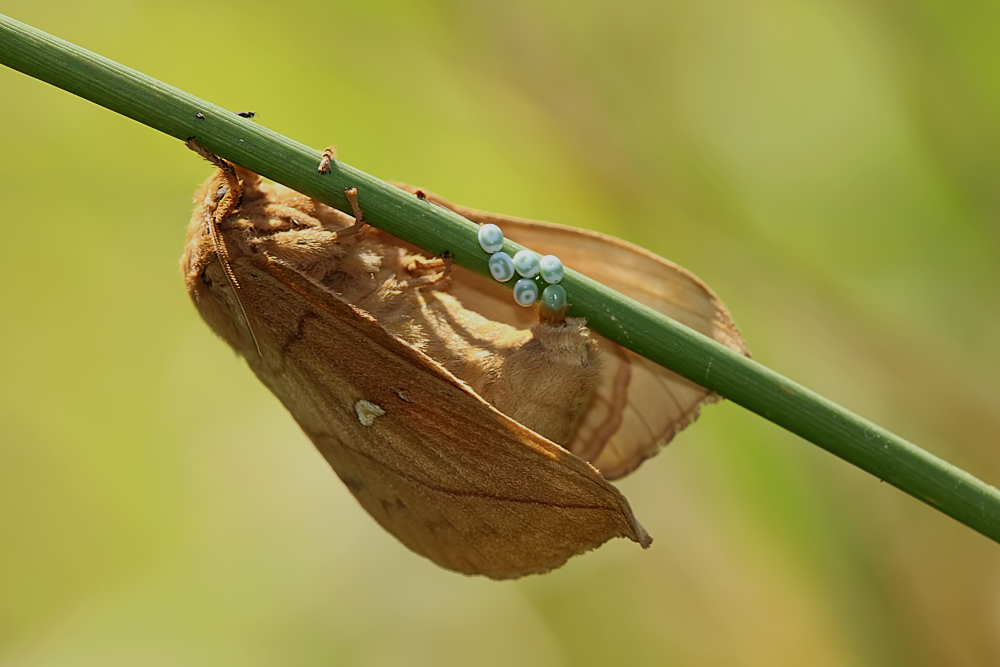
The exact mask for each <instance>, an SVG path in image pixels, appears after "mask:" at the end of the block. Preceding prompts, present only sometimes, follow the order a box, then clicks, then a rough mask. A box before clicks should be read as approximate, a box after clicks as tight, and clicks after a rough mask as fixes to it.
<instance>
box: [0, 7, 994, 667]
mask: <svg viewBox="0 0 1000 667" xmlns="http://www.w3.org/2000/svg"><path fill="white" fill-rule="evenodd" d="M3 11H4V12H5V13H7V14H9V15H11V16H13V17H14V18H17V19H19V20H22V21H25V22H27V23H31V24H33V25H35V26H36V27H39V28H41V29H43V30H46V31H49V32H52V33H54V34H56V35H58V36H60V37H63V38H66V39H68V40H70V41H73V42H76V43H78V44H80V45H82V46H85V47H87V48H89V49H92V50H94V51H97V52H98V53H101V54H103V55H105V56H108V57H110V58H113V59H116V60H118V61H120V62H123V63H125V64H127V65H130V66H132V67H135V68H137V69H139V70H142V71H144V72H146V73H148V74H150V75H152V76H155V77H157V78H160V79H162V80H164V81H166V82H168V83H171V84H173V85H176V86H178V87H180V88H183V89H185V90H187V91H189V92H191V93H194V94H196V95H199V96H202V97H205V98H207V99H209V100H211V101H213V102H215V103H217V104H220V105H222V106H225V107H228V108H230V109H233V110H234V111H240V110H248V109H252V110H255V111H257V112H258V113H259V121H260V122H261V123H263V124H265V125H267V126H269V127H272V128H273V129H275V130H277V131H279V132H283V133H285V134H288V135H289V136H291V137H293V138H295V139H297V140H299V141H302V142H305V143H308V144H310V145H313V146H315V147H317V148H322V147H323V146H326V145H327V144H329V143H331V142H335V143H337V145H338V146H339V148H340V156H341V158H342V159H343V160H344V161H346V162H348V163H350V164H352V165H354V166H357V167H359V168H361V169H364V170H365V171H368V172H369V173H372V174H375V175H377V176H380V177H382V178H387V179H396V180H403V181H407V182H411V183H415V184H419V185H421V186H424V187H426V188H429V189H431V190H434V191H436V192H438V193H440V194H442V195H444V196H446V197H448V198H450V199H451V200H452V201H455V202H458V203H462V204H468V205H472V206H476V207H479V208H485V209H488V210H495V211H498V212H503V213H509V214H516V215H521V216H528V217H534V218H541V219H546V220H552V221H556V222H562V223H567V224H572V225H578V226H581V227H588V228H593V229H598V230H601V231H604V232H608V233H611V234H615V235H618V236H622V237H624V238H627V239H630V240H632V241H634V242H636V243H639V244H641V245H643V246H646V247H648V248H650V249H652V250H654V251H656V252H658V253H660V254H662V255H664V256H666V257H668V258H670V259H672V260H675V261H677V262H678V263H680V264H682V265H683V266H686V267H687V268H689V269H691V270H692V271H694V272H695V273H697V274H698V275H699V276H700V277H701V278H703V279H704V280H705V281H706V282H708V283H709V284H710V285H711V286H712V287H713V288H714V289H715V290H716V291H717V292H718V294H719V295H720V296H721V297H722V299H723V300H724V301H725V302H726V303H727V305H728V306H729V307H730V309H731V310H732V312H733V315H734V317H735V318H736V320H737V322H738V323H739V324H740V326H741V327H742V330H743V333H744V335H745V337H746V338H747V340H748V342H749V343H750V346H751V348H752V349H753V351H754V353H755V356H756V358H757V359H758V360H760V361H762V362H763V363H765V364H767V365H769V366H771V367H773V368H774V369H776V370H778V371H779V372H782V373H784V374H787V375H788V376H790V377H791V378H793V379H796V380H798V381H801V382H803V383H805V384H806V385H807V386H809V387H811V388H813V389H815V390H817V391H819V392H821V393H823V394H825V395H827V396H828V397H830V398H831V399H833V400H835V401H838V402H840V403H842V404H844V405H846V406H847V407H849V408H851V409H853V410H855V411H857V412H860V413H861V414H862V415H864V416H866V417H869V418H871V419H873V420H875V421H877V422H878V423H880V424H882V425H883V426H885V427H887V428H889V429H890V430H893V431H895V432H897V433H899V434H900V435H902V436H904V437H907V438H909V439H911V440H913V441H915V442H917V443H918V444H920V445H921V446H923V447H925V448H927V449H929V450H930V451H932V452H934V453H936V454H938V455H941V456H943V457H945V458H947V459H949V460H950V461H952V462H954V463H956V464H958V465H960V466H962V467H964V468H966V469H968V470H969V471H970V472H972V473H973V474H976V475H977V476H980V477H982V478H984V479H986V480H987V481H990V482H998V481H1000V447H998V438H1000V334H998V332H1000V308H998V306H1000V280H998V278H1000V188H998V185H997V184H998V176H1000V40H998V39H997V34H1000V4H998V3H996V2H995V1H976V0H960V1H958V2H954V1H952V2H946V1H944V0H911V1H910V2H902V1H900V0H870V1H867V2H862V1H860V0H814V1H812V2H787V1H783V0H761V1H757V2H750V1H747V0H700V1H694V0H689V1H687V2H679V1H667V2H665V1H663V0H619V1H617V2H596V1H588V0H583V1H581V0H576V1H570V0H561V1H558V2H556V1H551V2H541V3H538V2H530V1H529V0H495V1H493V2H477V1H474V0H472V1H470V0H466V1H462V0H438V1H434V0H426V1H423V2H401V1H398V0H396V1H394V0H374V1H372V0H369V1H368V2H365V3H344V2H301V1H297V0H286V1H285V2H281V3H265V2H259V1H258V0H241V2H239V3H206V2H194V1H191V0H178V1H176V2H171V3H163V2H152V1H150V0H104V1H101V2H91V3H78V2H62V3H57V2H40V1H38V0H32V1H31V2H29V1H27V0H8V1H7V2H5V3H4V8H3ZM0 100H2V102H0V147H2V148H0V206H2V208H0V211H2V213H0V221H2V222H0V224H2V230H3V236H2V238H3V248H4V257H3V261H2V262H0V284H2V285H3V296H2V298H0V304H2V305H3V307H2V310H0V323H2V326H0V665H4V666H7V665H19V666H20V665H25V666H28V665H32V666H34V665H154V666H160V665H163V666H173V665H213V666H214V665H241V666H242V665H261V666H264V665H276V664H281V665H365V666H367V665H372V666H394V665H417V666H419V665H435V666H437V665H519V666H529V667H530V666H535V665H539V666H549V665H574V666H576V665H609V664H628V665H667V664H669V665H674V664H676V665H928V666H929V665H944V664H947V665H986V664H998V663H1000V547H998V546H997V545H996V544H993V543H990V542H989V541H987V540H986V539H985V538H983V537H980V536H978V535H976V534H974V533H973V532H971V531H970V530H969V529H967V528H965V527H963V526H961V525H959V524H957V523H955V522H953V521H951V520H950V519H947V518H945V517H944V516H942V515H940V514H938V513H937V512H935V511H933V510H932V509H930V508H928V507H926V506H924V505H922V504H920V503H918V502H916V501H914V500H912V499H910V498H908V497H906V496H904V495H903V494H901V493H899V492H898V491H896V490H895V489H893V488H890V487H889V486H887V485H883V484H879V482H878V480H876V479H874V478H872V477H870V476H868V475H866V474H864V473H861V472H859V471H858V470H855V469H853V468H851V467H850V466H849V465H847V464H845V463H843V462H841V461H839V460H837V459H835V458H833V457H831V456H830V455H828V454H826V453H824V452H822V451H820V450H818V449H817V448H815V447H813V446H812V445H810V444H808V443H805V442H803V441H801V440H800V439H798V438H796V437H794V436H791V435H789V434H788V433H785V432H783V431H782V430H780V429H778V428H777V427H775V426H773V425H771V424H769V423H768V422H766V421H764V420H763V419H761V418H759V417H756V416H754V415H752V414H749V413H747V412H745V411H744V410H743V409H741V408H739V407H737V406H735V405H732V404H722V405H720V406H713V407H710V408H708V409H707V410H706V411H705V414H703V416H702V420H701V421H700V422H699V423H697V424H696V425H695V426H694V427H692V428H691V429H690V430H689V431H687V432H685V433H684V434H683V435H681V436H680V437H679V438H678V439H677V440H676V442H675V443H674V444H673V445H671V446H670V447H669V448H668V449H667V450H665V451H664V452H663V453H662V454H661V455H660V456H659V457H658V458H656V459H654V460H652V461H650V462H648V463H646V464H645V465H644V466H643V467H642V468H641V469H640V470H639V471H638V473H637V474H635V475H634V476H633V477H630V478H629V479H627V480H625V481H624V482H623V483H621V485H620V487H621V488H622V490H623V491H624V492H625V493H626V494H627V495H628V497H629V498H630V500H631V502H632V505H633V508H634V509H635V512H636V514H637V516H638V517H639V519H640V520H641V521H642V522H643V524H644V525H645V527H646V528H647V529H648V530H649V532H650V533H651V534H652V535H653V536H654V538H655V539H656V541H655V542H654V544H653V546H652V548H651V549H650V550H648V551H645V552H644V551H642V550H641V549H639V548H638V547H636V546H635V545H633V544H630V543H625V542H624V541H620V540H619V541H616V542H614V543H611V544H608V545H606V546H605V547H603V548H601V549H600V550H598V551H596V552H593V553H590V554H587V555H585V556H581V557H578V558H575V559H573V560H572V561H571V562H570V563H569V564H568V565H567V566H565V567H564V568H562V569H561V570H558V571H556V572H554V573H551V574H548V575H545V576H542V577H529V578H527V579H524V580H520V581H517V582H513V583H499V584H498V583H494V582H490V581H486V580H480V579H469V578H464V577H462V576H459V575H455V574H451V573H449V572H446V571H443V570H440V569H438V568H436V567H435V566H434V565H432V564H431V563H430V562H428V561H426V560H424V559H422V558H420V557H418V556H415V555H413V554H411V553H409V552H408V551H406V550H405V549H404V548H403V547H402V546H400V545H399V544H398V543H397V542H396V541H395V540H394V539H393V538H392V537H391V536H389V535H388V534H386V533H385V532H383V531H382V530H381V529H380V528H378V526H377V525H376V524H375V522H374V521H372V520H371V519H370V518H369V517H368V516H367V515H366V514H365V513H364V512H363V511H362V510H361V509H360V508H359V507H358V506H357V504H356V503H355V501H354V500H353V499H352V498H351V496H350V495H349V493H348V492H347V490H346V489H345V488H344V487H343V485H342V484H341V483H340V482H339V481H338V480H337V479H336V478H335V476H334V475H333V473H332V472H331V471H330V470H329V469H328V467H327V465H326V463H325V462H324V461H323V460H322V459H321V457H320V456H319V455H318V454H317V453H316V452H315V451H314V450H313V448H312V446H311V444H310V443H309V442H308V441H307V440H306V438H305V437H304V436H303V435H302V434H301V433H300V431H299V429H298V427H297V426H296V425H295V423H294V422H293V421H292V419H291V418H290V417H289V416H288V415H287V414H286V413H285V412H284V410H283V409H282V408H281V406H280V405H279V404H278V402H277V400H275V399H274V398H273V397H272V396H271V395H270V394H268V392H267V391H266V390H265V389H264V388H263V386H262V385H261V384H260V383H259V382H258V381H257V380H256V379H255V378H254V377H253V376H252V375H251V373H250V372H249V371H248V370H247V369H246V367H245V365H244V364H243V363H242V361H240V360H238V359H236V358H235V357H234V355H233V354H232V352H231V351H230V350H229V349H228V348H227V347H226V346H225V345H224V344H223V343H221V342H220V341H219V340H217V339H216V338H215V337H214V336H213V335H212V334H211V333H210V331H209V330H208V328H207V327H206V326H204V325H203V324H202V322H201V321H200V320H199V318H198V316H197V314H196V312H195V310H194V308H193V307H192V306H191V305H190V304H189V302H188V299H187V296H186V295H185V293H184V289H183V287H182V284H181V277H180V272H179V268H178V259H179V257H180V253H181V249H182V244H183V239H184V229H185V226H186V224H187V220H188V216H189V213H190V209H191V195H192V193H193V191H194V189H195V187H196V186H197V185H198V184H199V183H200V182H201V181H202V180H203V179H204V178H205V177H206V176H207V175H208V173H209V172H210V169H209V168H208V166H207V165H206V164H205V163H204V162H203V161H201V160H200V159H198V158H197V157H196V156H194V155H193V154H191V153H190V152H189V151H187V150H186V149H185V148H184V147H183V146H182V145H181V144H180V143H179V142H177V141H176V140H173V139H170V138H168V137H166V136H163V135H161V134H158V133H157V132H155V131H152V130H149V129H148V128H145V127H143V126H141V125H139V124H137V123H135V122H133V121H131V120H127V119H124V118H122V117H120V116H117V115H115V114H113V113H111V112H108V111H106V110H104V109H101V108H99V107H96V106H94V105H92V104H91V103H89V102H85V101H83V100H80V99H77V98H75V97H72V96H70V95H69V94H67V93H64V92H62V91H60V90H57V89H55V88H53V87H51V86H49V85H47V84H43V83H40V82H38V81H35V80H32V79H29V78H27V77H25V76H23V75H21V74H19V73H16V72H13V71H11V70H7V69H0Z"/></svg>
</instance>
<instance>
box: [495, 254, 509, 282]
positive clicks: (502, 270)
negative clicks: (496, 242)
mask: <svg viewBox="0 0 1000 667" xmlns="http://www.w3.org/2000/svg"><path fill="white" fill-rule="evenodd" d="M490 273H491V274H493V277H494V278H495V279H496V280H498V281H500V282H502V283H505V282H507V281H508V280H510V279H511V278H513V277H514V260H512V259H511V258H510V255H508V254H507V253H505V252H497V253H493V256H492V257H490Z"/></svg>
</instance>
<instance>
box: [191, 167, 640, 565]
mask: <svg viewBox="0 0 1000 667" xmlns="http://www.w3.org/2000/svg"><path fill="white" fill-rule="evenodd" d="M243 178H244V180H245V181H246V183H247V187H246V189H245V194H244V200H243V202H242V204H241V206H240V210H239V211H238V212H237V213H235V214H234V215H233V216H232V217H231V218H230V219H229V220H228V221H223V222H222V223H221V224H220V228H221V229H222V232H223V234H225V235H226V241H227V243H228V245H229V248H230V252H229V260H228V265H229V268H230V270H231V271H232V272H233V273H234V275H235V276H236V283H237V284H238V287H236V286H234V285H233V284H232V283H230V282H228V281H226V280H225V273H224V271H225V269H224V267H222V266H221V262H220V260H219V258H218V256H216V255H214V254H213V245H212V242H211V239H210V238H208V236H207V231H206V229H205V222H204V221H205V220H208V219H211V215H210V213H211V211H210V210H207V209H211V207H212V196H211V193H212V192H215V191H216V188H217V187H218V183H217V182H215V181H213V180H212V179H210V181H209V182H208V183H207V184H206V187H205V188H204V189H203V192H202V193H201V196H199V198H198V199H197V203H198V206H197V207H196V208H203V207H207V209H206V210H196V211H195V214H194V217H193V219H192V227H191V234H190V238H189V243H188V249H187V253H186V256H185V261H184V265H185V273H186V279H187V285H188V289H189V292H190V293H191V296H192V298H193V300H194V301H195V303H196V305H197V306H198V309H199V311H200V312H201V314H202V316H203V317H204V319H205V320H206V321H207V322H208V324H209V325H210V326H211V327H212V328H213V329H214V330H215V331H216V332H217V333H219V334H220V335H221V336H222V337H223V338H224V339H226V340H227V342H229V343H230V344H231V345H232V346H233V347H234V348H235V349H237V351H239V352H240V353H241V354H243V356H244V357H246V358H247V361H248V363H249V364H250V366H251V368H252V369H253V370H254V372H255V373H256V374H257V375H258V377H259V378H260V379H261V380H262V381H263V382H264V383H265V384H266V385H267V386H268V387H269V388H270V389H271V390H272V391H273V392H274V393H275V395H276V396H278V398H279V399H280V400H281V401H282V402H283V403H284V405H285V406H286V407H287V408H288V410H289V411H290V412H291V413H292V415H293V416H294V417H295V419H296V420H297V421H298V422H299V424H300V425H301V426H302V428H303V430H304V431H305V432H306V434H307V435H308V436H309V437H310V439H312V441H313V442H314V443H315V444H316V446H317V447H318V448H319V449H320V451H321V452H322V453H323V455H324V457H325V458H326V459H327V460H328V461H329V462H330V464H331V465H332V466H333V468H334V469H335V470H336V472H337V473H338V475H339V476H340V477H341V478H342V479H343V481H344V482H345V484H346V485H347V486H348V488H349V489H350V490H351V492H352V493H353V494H354V495H355V497H356V498H357V499H358V500H359V501H360V502H361V504H362V505H363V506H364V507H365V509H366V510H368V511H369V512H370V513H371V514H372V516H374V517H375V518H376V520H378V521H379V523H380V524H381V525H382V526H384V527H385V528H386V529H387V530H388V531H390V532H391V533H392V534H394V535H395V536H396V537H397V538H399V539H400V540H401V541H402V542H403V543H404V544H406V545H407V546H408V547H410V548H411V549H413V550H414V551H416V552H418V553H421V554H423V555H425V556H427V557H428V558H430V559H432V560H433V561H435V562H436V563H438V564H440V565H442V566H444V567H447V568H450V569H453V570H456V571H459V572H464V573H468V574H484V575H487V576H490V577H494V578H509V577H517V576H521V575H524V574H530V573H538V572H544V571H547V570H550V569H552V568H554V567H558V566H559V565H561V564H562V563H563V562H565V561H566V559H568V558H569V557H571V556H572V555H574V554H576V553H580V552H582V551H586V550H589V549H592V548H594V547H596V546H599V545H600V544H602V543H603V542H605V541H606V540H608V539H610V538H612V537H627V538H629V539H632V540H635V541H637V542H639V543H640V544H642V545H643V546H646V545H648V544H649V542H650V538H649V537H648V535H646V533H645V531H643V529H642V527H641V526H640V525H639V524H638V523H637V522H636V520H635V518H634V517H633V515H632V512H631V509H630V508H629V506H628V503H627V501H626V500H625V499H624V497H623V496H622V495H621V494H620V493H619V492H618V491H617V490H616V489H615V488H614V487H612V486H611V485H610V484H608V483H607V482H606V481H605V480H604V479H603V478H602V477H601V476H600V475H599V474H598V473H597V471H596V470H595V469H594V468H593V467H592V466H590V465H589V464H587V463H586V462H585V461H583V460H581V459H579V458H578V457H576V456H575V455H573V454H571V453H569V452H568V451H566V450H564V449H563V448H561V447H559V446H558V445H556V444H554V443H552V442H550V441H549V440H547V439H545V438H544V437H542V436H540V435H539V434H538V433H536V432H534V431H532V430H530V429H527V428H525V427H524V426H523V425H521V424H519V423H517V422H515V421H514V420H512V419H510V418H509V417H508V416H506V415H504V414H502V413H501V412H499V411H498V410H497V409H496V408H495V407H493V406H492V405H490V404H489V403H487V402H486V401H484V400H483V398H482V397H481V396H480V395H477V394H476V393H475V392H473V391H472V390H471V389H470V387H469V386H468V385H467V384H466V383H465V382H463V381H461V380H459V379H458V378H456V377H455V376H454V375H453V374H452V373H451V372H449V370H446V369H445V368H444V367H443V366H442V364H441V363H438V361H435V360H433V359H431V358H430V357H428V356H427V355H426V354H424V353H423V352H421V351H420V350H418V349H417V348H416V347H415V346H414V345H413V344H409V343H407V342H405V341H404V340H403V339H402V338H401V337H400V336H401V335H404V336H405V335H407V332H406V331H403V332H402V333H401V334H398V335H394V334H393V333H390V332H389V331H388V330H387V329H386V328H385V326H384V325H383V324H382V323H381V322H380V321H377V320H376V319H375V318H373V317H372V316H371V315H370V314H369V313H367V312H365V311H363V310H360V309H359V308H357V307H355V306H352V305H351V304H350V303H348V302H347V300H345V299H344V298H343V297H342V296H341V294H340V293H338V292H336V291H335V290H333V289H331V287H330V285H337V286H339V287H340V288H342V293H355V294H365V295H366V297H365V298H370V296H371V294H373V293H375V294H380V295H381V299H382V300H381V301H379V302H378V303H375V304H374V306H377V307H379V308H382V310H383V312H384V313H385V321H396V320H398V319H400V317H401V316H402V315H404V314H405V313H402V312H401V311H399V307H398V305H399V303H402V304H404V305H405V304H408V303H410V301H408V300H407V299H409V298H411V297H412V296H413V294H412V292H407V290H406V287H407V285H406V284H405V283H399V281H397V280H396V279H395V278H393V277H386V274H385V272H386V271H387V270H388V271H390V272H392V271H397V270H402V269H401V268H400V267H401V262H402V261H403V260H400V258H399V255H400V252H398V251H399V249H397V248H386V247H384V245H380V244H383V243H384V240H383V236H384V235H379V234H378V233H376V232H374V230H371V233H370V234H369V233H367V232H366V233H363V234H355V235H354V236H353V237H352V238H353V239H354V240H352V241H350V242H349V243H348V242H347V241H344V243H343V245H338V242H337V233H338V232H337V231H334V230H343V229H344V228H345V227H346V224H347V221H345V220H344V219H343V218H342V217H339V216H338V215H337V214H334V213H333V212H332V209H331V210H329V211H327V210H326V209H325V208H323V207H322V205H318V204H315V203H314V202H309V201H306V200H305V199H304V198H302V197H301V195H299V196H298V199H295V198H293V197H292V196H291V195H288V192H290V191H287V192H286V191H284V190H280V189H277V188H276V187H275V189H273V190H271V189H269V186H263V185H261V184H260V183H259V182H258V181H256V180H255V177H254V176H253V175H252V174H249V173H245V174H243ZM206 194H207V195H208V196H207V197H206ZM286 195H287V196H286ZM275 196H278V198H279V199H282V198H284V199H283V200H282V201H276V200H275ZM313 214H315V218H314V217H312V216H313ZM310 220H311V221H312V222H310ZM282 221H284V222H282ZM279 256H280V257H281V258H279ZM386 264H387V265H389V266H388V268H387V267H386V266H385V265H386ZM351 267H353V269H352V268H351ZM345 271H347V272H348V273H351V274H352V275H351V276H347V277H345V276H343V275H340V274H341V273H343V272H345ZM392 275H395V274H392ZM383 279H384V280H383ZM365 280H367V281H368V282H367V283H365ZM379 280H383V282H382V283H379V282H378V281H379ZM358 281H360V282H361V285H360V286H359V285H358V284H355V283H356V282H358ZM386 285H388V286H389V287H385V286H386ZM380 286H381V287H382V288H385V289H384V291H382V292H378V291H375V292H373V290H376V289H378V288H380ZM236 290H238V292H239V293H238V294H237V293H236ZM440 299H441V304H443V305H441V307H442V308H446V309H450V308H455V307H456V306H455V304H454V303H452V301H453V300H450V301H449V299H450V297H449V298H447V299H446V298H445V297H443V296H442V297H440ZM361 300H363V299H361ZM397 301H398V303H397ZM414 303H424V298H423V297H420V298H419V299H417V300H416V301H414ZM394 304H395V305H394ZM373 310H377V308H373ZM242 311H245V312H246V318H245V322H244V318H243V315H242ZM448 312H451V311H448ZM408 316H409V317H410V318H411V319H414V320H419V313H408ZM470 317H471V316H470ZM477 317H478V316H477ZM404 319H405V318H404ZM480 319H482V318H480ZM473 321H474V322H478V320H475V318H473ZM478 326H481V327H487V325H486V324H484V323H483V322H479V325H478ZM504 327H505V325H504ZM508 329H509V328H503V329H502V330H501V332H500V334H496V335H497V336H500V338H503V340H506V338H504V337H507V338H511V337H512V340H513V343H512V345H514V347H512V348H510V349H512V350H515V351H516V350H518V349H521V348H519V347H517V346H518V345H521V343H522V342H528V343H530V342H531V334H529V333H524V332H521V333H518V332H516V331H514V330H510V331H508ZM482 330H483V331H487V332H493V328H489V327H487V328H484V329H482ZM251 332H252V333H253V334H254V335H255V336H256V343H257V345H259V348H260V354H256V348H255V345H254V336H253V335H251ZM409 333H410V334H412V332H409ZM493 333H495V332H493ZM493 333H491V335H493ZM567 333H569V334H570V335H579V334H577V333H575V332H574V330H572V329H567ZM581 333H582V332H581ZM501 334H502V335H501ZM552 335H556V336H559V335H563V334H561V333H560V332H554V333H553V334H552ZM500 338H498V339H497V340H500ZM446 342H447V341H446ZM451 342H452V343H453V344H458V343H456V342H455V341H451ZM417 344H421V343H420V341H419V340H418V342H417ZM426 347H427V349H429V350H433V349H436V348H435V346H434V345H431V344H429V343H428V344H427V345H426ZM463 349H464V348H463ZM529 361H532V362H533V361H535V359H529ZM571 370H572V369H570V371H571ZM586 372H587V373H588V374H589V373H590V372H591V371H590V370H587V371H586ZM473 381H474V380H473Z"/></svg>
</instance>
